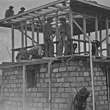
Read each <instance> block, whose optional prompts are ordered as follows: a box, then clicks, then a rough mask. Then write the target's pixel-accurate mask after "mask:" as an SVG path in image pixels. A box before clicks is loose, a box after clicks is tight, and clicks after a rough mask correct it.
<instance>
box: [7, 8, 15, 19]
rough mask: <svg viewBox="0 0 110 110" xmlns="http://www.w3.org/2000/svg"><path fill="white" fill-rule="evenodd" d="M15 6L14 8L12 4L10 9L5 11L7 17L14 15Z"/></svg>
mask: <svg viewBox="0 0 110 110" xmlns="http://www.w3.org/2000/svg"><path fill="white" fill-rule="evenodd" d="M13 8H14V7H13V6H10V7H9V9H7V10H6V11H5V18H7V17H11V16H13V15H14V10H13Z"/></svg>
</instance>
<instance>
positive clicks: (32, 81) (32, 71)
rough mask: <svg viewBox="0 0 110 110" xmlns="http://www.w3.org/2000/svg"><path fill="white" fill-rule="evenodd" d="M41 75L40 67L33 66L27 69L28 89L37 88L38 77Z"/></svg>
mask: <svg viewBox="0 0 110 110" xmlns="http://www.w3.org/2000/svg"><path fill="white" fill-rule="evenodd" d="M39 74H40V65H34V66H33V65H31V66H27V67H26V84H27V88H34V87H36V83H37V82H38V81H39V78H40V77H38V76H40V75H39Z"/></svg>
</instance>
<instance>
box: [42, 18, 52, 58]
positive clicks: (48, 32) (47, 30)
mask: <svg viewBox="0 0 110 110" xmlns="http://www.w3.org/2000/svg"><path fill="white" fill-rule="evenodd" d="M52 21H53V18H52V17H48V18H47V22H46V23H45V24H44V27H43V33H44V40H45V57H53V56H54V44H53V38H54V34H53V32H52V30H53V28H52V24H51V23H52Z"/></svg>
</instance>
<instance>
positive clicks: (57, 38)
mask: <svg viewBox="0 0 110 110" xmlns="http://www.w3.org/2000/svg"><path fill="white" fill-rule="evenodd" d="M55 19H56V41H59V40H60V38H59V34H58V11H56V13H55ZM58 48H59V47H58V45H57V43H56V55H58Z"/></svg>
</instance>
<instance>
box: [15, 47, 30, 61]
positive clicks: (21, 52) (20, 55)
mask: <svg viewBox="0 0 110 110" xmlns="http://www.w3.org/2000/svg"><path fill="white" fill-rule="evenodd" d="M28 59H29V54H28V51H27V49H26V48H22V49H20V50H19V52H18V53H17V56H16V61H17V62H20V61H21V60H28Z"/></svg>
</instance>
